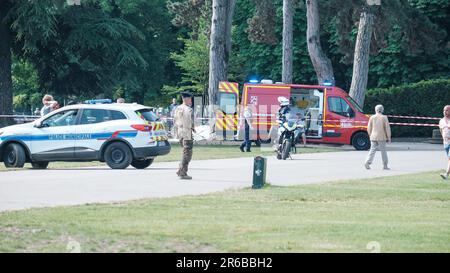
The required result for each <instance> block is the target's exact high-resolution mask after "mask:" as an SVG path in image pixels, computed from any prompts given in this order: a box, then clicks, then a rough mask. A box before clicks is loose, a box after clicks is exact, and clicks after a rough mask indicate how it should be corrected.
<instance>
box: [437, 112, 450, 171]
mask: <svg viewBox="0 0 450 273" xmlns="http://www.w3.org/2000/svg"><path fill="white" fill-rule="evenodd" d="M439 129H440V131H441V135H442V139H443V141H444V150H445V154H446V155H447V159H448V164H447V171H446V172H445V173H441V177H442V178H443V179H448V175H449V174H450V105H446V106H445V107H444V117H443V118H442V119H441V120H440V121H439Z"/></svg>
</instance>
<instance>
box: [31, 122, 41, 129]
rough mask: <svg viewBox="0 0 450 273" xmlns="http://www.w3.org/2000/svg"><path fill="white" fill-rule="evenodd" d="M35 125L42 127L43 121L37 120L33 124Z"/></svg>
mask: <svg viewBox="0 0 450 273" xmlns="http://www.w3.org/2000/svg"><path fill="white" fill-rule="evenodd" d="M33 126H34V127H35V128H41V127H42V123H41V122H40V121H35V122H34V124H33Z"/></svg>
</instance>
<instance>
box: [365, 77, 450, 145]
mask: <svg viewBox="0 0 450 273" xmlns="http://www.w3.org/2000/svg"><path fill="white" fill-rule="evenodd" d="M377 104H382V105H383V106H384V109H385V110H384V111H385V114H387V115H402V116H424V117H442V109H443V107H444V106H445V105H446V104H450V79H439V80H428V81H421V82H418V83H414V84H408V85H403V86H399V87H391V88H383V89H382V88H378V89H372V90H368V91H367V94H366V100H365V105H364V111H365V113H373V112H374V107H375V105H377ZM389 121H391V122H411V123H433V124H436V123H438V121H437V120H418V119H398V118H389ZM433 129H437V127H417V126H395V125H393V126H392V135H393V136H394V137H431V135H432V131H433Z"/></svg>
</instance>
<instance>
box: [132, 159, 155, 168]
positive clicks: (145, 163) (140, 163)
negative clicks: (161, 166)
mask: <svg viewBox="0 0 450 273" xmlns="http://www.w3.org/2000/svg"><path fill="white" fill-rule="evenodd" d="M153 160H154V159H153V158H150V159H144V160H133V161H132V162H131V166H133V167H135V168H136V169H145V168H147V167H148V166H150V165H152V163H153Z"/></svg>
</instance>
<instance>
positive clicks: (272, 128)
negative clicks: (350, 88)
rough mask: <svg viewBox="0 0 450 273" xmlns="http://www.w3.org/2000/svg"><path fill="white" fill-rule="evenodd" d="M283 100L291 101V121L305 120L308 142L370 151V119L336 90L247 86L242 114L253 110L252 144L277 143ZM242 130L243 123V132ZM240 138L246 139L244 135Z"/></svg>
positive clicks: (290, 86)
mask: <svg viewBox="0 0 450 273" xmlns="http://www.w3.org/2000/svg"><path fill="white" fill-rule="evenodd" d="M280 96H283V97H286V98H288V99H290V101H291V113H290V118H291V119H304V125H305V129H306V137H307V141H308V142H310V143H311V142H313V143H334V144H351V145H353V147H355V149H357V150H367V149H369V148H370V140H369V136H368V134H367V123H368V121H369V116H368V115H365V114H364V113H363V111H362V109H361V108H360V107H359V106H358V105H357V104H356V102H354V101H353V99H352V98H350V96H349V95H348V94H347V93H346V92H345V91H343V90H342V89H340V88H338V87H335V86H319V85H302V84H272V83H256V84H251V83H246V84H244V88H243V94H242V99H241V107H240V113H243V109H244V107H246V106H248V107H250V108H251V110H252V113H253V117H252V126H253V130H252V131H251V136H250V137H251V140H254V141H263V142H270V141H271V140H274V139H276V137H277V130H276V129H277V128H278V124H277V122H276V119H277V113H278V109H279V108H280V107H279V103H278V97H280ZM241 120H242V117H241ZM242 130H243V126H242V123H241V126H240V127H239V131H242ZM238 136H239V137H238V138H239V139H242V137H243V133H241V132H240V133H239V134H238Z"/></svg>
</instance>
